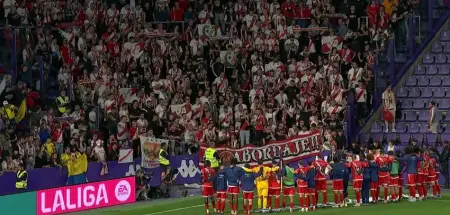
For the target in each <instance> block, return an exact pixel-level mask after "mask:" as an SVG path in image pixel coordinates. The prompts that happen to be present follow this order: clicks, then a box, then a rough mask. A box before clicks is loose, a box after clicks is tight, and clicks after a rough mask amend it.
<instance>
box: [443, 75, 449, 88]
mask: <svg viewBox="0 0 450 215" xmlns="http://www.w3.org/2000/svg"><path fill="white" fill-rule="evenodd" d="M441 86H442V87H450V77H443V78H442V84H441Z"/></svg>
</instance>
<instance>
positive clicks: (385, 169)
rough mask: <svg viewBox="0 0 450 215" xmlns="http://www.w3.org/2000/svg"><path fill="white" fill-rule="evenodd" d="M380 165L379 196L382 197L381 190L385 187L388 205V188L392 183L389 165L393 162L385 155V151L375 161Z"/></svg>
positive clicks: (385, 200)
mask: <svg viewBox="0 0 450 215" xmlns="http://www.w3.org/2000/svg"><path fill="white" fill-rule="evenodd" d="M375 162H376V163H377V164H378V190H377V196H380V189H381V187H384V202H385V203H387V198H388V195H389V191H388V187H389V183H390V178H389V164H390V163H391V162H392V160H391V159H390V158H389V157H388V156H386V155H385V154H384V151H383V150H381V151H380V156H379V157H377V158H376V159H375Z"/></svg>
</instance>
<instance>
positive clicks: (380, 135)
mask: <svg viewBox="0 0 450 215" xmlns="http://www.w3.org/2000/svg"><path fill="white" fill-rule="evenodd" d="M370 137H371V138H372V141H374V142H375V141H376V140H378V141H380V142H381V141H382V140H383V134H372V135H371V136H370Z"/></svg>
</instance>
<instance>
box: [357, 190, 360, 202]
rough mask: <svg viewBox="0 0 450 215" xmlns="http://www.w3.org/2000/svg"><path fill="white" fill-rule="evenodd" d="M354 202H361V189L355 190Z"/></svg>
mask: <svg viewBox="0 0 450 215" xmlns="http://www.w3.org/2000/svg"><path fill="white" fill-rule="evenodd" d="M356 202H357V203H358V204H360V203H361V191H359V190H357V191H356Z"/></svg>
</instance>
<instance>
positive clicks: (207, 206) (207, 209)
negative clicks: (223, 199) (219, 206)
mask: <svg viewBox="0 0 450 215" xmlns="http://www.w3.org/2000/svg"><path fill="white" fill-rule="evenodd" d="M205 209H206V211H209V205H208V203H206V202H205Z"/></svg>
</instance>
